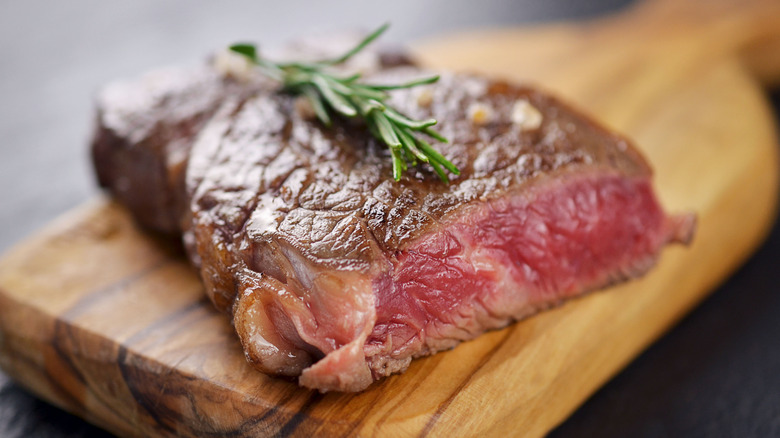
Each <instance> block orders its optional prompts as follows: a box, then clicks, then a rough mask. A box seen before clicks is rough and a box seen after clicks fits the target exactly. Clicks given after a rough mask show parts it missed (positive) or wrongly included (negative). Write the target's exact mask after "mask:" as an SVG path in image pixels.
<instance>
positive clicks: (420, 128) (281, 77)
mask: <svg viewBox="0 0 780 438" xmlns="http://www.w3.org/2000/svg"><path fill="white" fill-rule="evenodd" d="M388 26H389V25H387V24H385V25H383V26H381V27H380V28H379V29H377V30H375V31H374V32H372V33H371V34H370V35H368V36H367V37H366V38H364V39H363V40H362V41H360V42H359V43H358V44H357V45H356V46H355V47H353V48H352V49H350V50H348V51H347V52H346V53H344V54H343V55H341V56H339V57H337V58H333V59H327V60H323V61H318V62H286V63H275V62H272V61H269V60H267V59H264V58H261V57H260V56H259V55H258V53H257V48H256V47H255V46H254V45H252V44H234V45H232V46H230V50H231V51H233V52H235V53H238V54H241V55H243V56H245V57H247V58H248V59H249V60H250V61H251V62H252V63H253V64H254V65H256V66H257V67H258V68H259V69H260V70H261V71H262V72H263V73H264V74H265V75H266V76H269V77H271V78H272V79H275V80H278V81H279V82H281V83H282V87H283V89H284V90H285V91H287V92H291V93H294V94H298V95H302V96H304V97H305V98H306V99H307V100H308V101H309V102H310V103H311V106H312V108H313V109H314V113H315V114H316V115H317V118H318V119H319V120H320V121H321V122H322V123H323V124H324V125H325V126H331V124H332V117H331V112H334V113H336V114H339V115H341V116H344V117H360V118H361V119H363V120H364V121H365V123H366V125H367V126H368V129H369V131H370V132H371V133H372V134H373V135H374V136H375V137H376V138H377V139H378V140H380V141H381V142H382V143H384V144H385V145H386V146H387V147H388V148H389V150H390V154H391V157H392V160H393V178H394V179H395V180H396V181H398V180H400V179H401V175H402V174H403V172H404V171H406V170H408V168H409V167H410V165H411V166H414V165H417V164H418V162H422V163H428V164H429V165H430V166H431V167H432V168H433V170H434V172H436V174H437V175H438V176H439V178H441V180H442V181H445V182H449V177H448V176H447V172H446V171H445V170H447V171H449V172H450V173H452V174H454V175H459V174H460V171H459V170H458V168H457V167H455V165H453V164H452V163H451V162H450V161H449V160H447V159H446V158H444V156H443V155H442V154H440V153H439V152H437V151H436V150H435V149H434V148H433V147H432V146H431V145H430V144H429V143H428V142H427V141H425V140H424V139H423V138H422V136H428V137H430V138H433V139H434V140H438V141H441V142H445V143H446V142H447V139H446V138H444V137H443V136H442V135H441V134H439V133H438V132H437V131H435V130H434V129H433V128H432V126H433V125H435V124H436V120H435V119H427V120H414V119H412V118H410V117H407V116H406V115H404V114H402V113H401V112H399V111H398V110H396V109H395V108H392V107H391V106H389V105H388V103H387V99H388V97H389V96H388V94H387V92H388V91H391V90H399V89H404V88H412V87H417V86H419V85H426V84H432V83H434V82H436V81H438V80H439V77H438V76H431V77H426V78H422V79H417V80H413V81H410V82H406V83H401V84H382V85H375V84H368V83H364V82H361V81H360V79H361V78H360V75H359V74H354V75H351V76H346V77H338V76H334V75H332V74H330V73H328V71H327V70H328V68H329V67H332V66H334V65H339V64H342V63H344V62H346V61H348V60H349V59H350V58H352V57H353V56H354V55H355V54H357V53H359V52H360V51H361V50H363V49H364V48H365V47H366V46H368V45H369V44H371V43H372V42H373V41H374V40H376V39H377V38H378V37H379V36H380V35H381V34H382V33H383V32H384V31H386V30H387V28H388Z"/></svg>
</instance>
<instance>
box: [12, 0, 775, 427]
mask: <svg viewBox="0 0 780 438" xmlns="http://www.w3.org/2000/svg"><path fill="white" fill-rule="evenodd" d="M779 6H780V2H775V1H753V2H738V1H737V0H733V1H732V0H722V1H704V0H702V1H692V2H685V3H683V2H676V1H672V0H658V1H652V2H646V3H641V4H639V5H636V6H634V7H632V8H631V9H628V10H626V11H623V12H621V13H619V14H617V15H613V16H609V17H606V18H600V19H598V20H593V21H588V22H579V23H561V24H546V25H539V26H535V27H529V28H525V29H504V30H490V31H475V32H471V33H468V34H458V35H450V36H446V37H441V38H439V39H436V40H429V41H428V42H426V43H422V44H418V45H416V46H415V49H416V51H417V53H418V54H419V56H420V58H421V59H422V60H423V61H424V62H425V63H427V64H428V65H431V66H436V67H447V68H455V69H459V70H478V71H482V72H485V73H488V74H491V75H497V76H501V77H506V78H510V79H512V80H518V81H525V82H530V83H534V84H538V85H540V86H541V87H543V88H545V89H547V90H550V91H552V92H553V93H554V94H557V95H559V96H563V97H564V99H565V100H568V101H570V102H572V103H574V104H575V105H576V106H578V107H580V108H582V109H584V110H585V111H587V112H589V113H592V114H593V115H594V116H595V117H596V118H597V119H600V120H602V121H603V122H604V123H605V124H607V125H608V126H610V127H612V128H614V129H616V130H618V131H620V132H623V133H625V134H627V135H628V136H629V137H631V138H633V139H634V140H635V142H636V144H637V145H638V146H639V148H640V149H642V150H643V151H644V152H645V153H646V156H647V157H648V159H649V161H650V162H651V163H652V165H653V167H654V168H655V186H656V188H657V190H658V193H659V196H660V198H661V200H662V202H663V204H664V205H665V207H666V208H667V209H668V210H669V211H672V212H680V211H689V210H693V211H696V212H697V214H698V218H699V228H698V233H697V235H696V238H695V241H694V243H693V244H692V246H690V247H688V248H684V247H680V246H677V247H670V248H668V249H666V250H665V251H664V253H663V255H662V257H661V260H660V262H659V264H658V266H657V267H656V268H655V269H654V270H653V271H652V272H650V273H649V274H648V275H647V276H645V277H644V278H642V279H640V280H637V281H632V282H629V283H626V284H623V285H620V286H618V287H613V288H610V289H609V290H608V291H605V292H600V293H594V294H590V295H588V296H586V297H583V298H580V299H576V300H573V301H570V302H568V303H566V304H565V305H563V306H561V307H558V308H556V309H553V310H550V311H547V312H543V313H542V314H539V315H537V316H535V317H532V318H530V319H527V320H525V321H522V322H520V323H517V324H514V325H511V326H510V327H508V328H506V329H503V330H498V331H493V332H489V333H486V334H485V335H483V336H481V337H479V338H478V339H476V340H475V341H471V342H466V343H463V344H462V345H460V346H458V347H456V348H455V349H453V350H451V351H447V352H443V353H439V354H436V355H434V356H432V357H428V358H424V359H420V360H416V361H413V363H412V365H411V366H410V368H409V370H408V371H407V372H406V373H404V374H402V375H397V376H393V377H390V378H387V379H385V380H383V381H380V382H378V383H375V384H374V385H372V386H371V387H370V388H369V389H368V390H366V391H364V392H362V393H359V394H340V393H328V394H319V393H317V392H314V391H309V390H306V389H301V388H299V387H298V386H297V385H296V384H295V383H294V382H291V381H288V380H282V379H277V378H273V377H268V376H266V375H263V374H261V373H259V372H257V371H255V370H253V369H252V368H251V367H250V366H249V365H248V364H247V363H246V361H245V359H244V356H243V354H242V351H241V348H240V345H239V343H238V341H237V339H236V337H235V336H234V333H233V331H232V328H231V326H230V324H229V322H228V319H227V318H226V317H225V316H223V315H221V314H219V313H217V312H216V311H214V310H213V309H212V307H211V305H210V303H209V302H208V300H207V299H206V298H205V295H204V292H203V287H202V285H201V283H200V281H199V279H198V277H197V274H196V272H195V271H194V270H193V269H192V268H191V267H190V266H189V265H188V263H187V261H186V260H185V258H184V257H183V255H182V253H181V252H180V250H178V249H177V248H176V246H175V245H171V244H170V243H166V242H165V241H163V240H161V239H159V238H157V237H154V236H151V235H148V234H146V233H144V232H143V231H141V230H139V229H137V228H136V227H135V225H134V224H133V222H132V221H131V220H130V218H129V216H128V214H127V212H126V211H124V210H123V209H122V207H120V206H118V205H116V204H114V203H112V202H111V201H110V200H108V199H105V198H99V199H96V200H95V201H93V202H90V203H89V204H88V205H85V206H82V207H80V208H78V209H76V210H75V211H73V212H71V213H69V214H67V215H65V216H64V217H62V218H60V219H58V220H56V221H55V222H54V223H53V224H51V225H50V226H49V227H48V228H46V229H45V230H43V231H41V232H40V233H39V234H37V235H35V236H33V237H31V238H29V239H28V240H26V241H24V242H22V243H20V244H19V245H17V246H16V247H15V248H13V249H12V250H11V251H9V252H8V253H7V254H6V255H5V256H4V257H3V258H2V260H0V366H2V368H3V369H4V370H5V372H7V373H8V375H10V376H11V377H12V378H14V379H15V380H16V381H18V382H19V383H20V384H22V385H24V386H25V387H27V388H29V389H30V390H31V391H32V392H34V393H35V394H38V395H39V396H40V397H42V398H44V399H46V400H48V401H50V402H52V403H54V404H56V405H58V406H61V407H62V408H64V409H66V410H68V411H70V412H72V413H75V414H76V415H79V416H82V417H83V418H85V419H86V420H88V421H90V422H92V423H94V424H96V425H98V426H101V427H103V428H105V429H107V430H109V431H112V432H113V433H116V434H119V435H133V436H153V435H182V436H191V435H197V436H219V435H231V436H241V435H247V436H264V435H299V436H312V435H316V436H453V435H475V436H487V435H497V436H506V435H522V436H540V435H544V434H545V433H546V432H548V431H549V430H550V429H552V428H553V427H555V426H556V425H557V424H559V423H560V422H561V421H563V420H564V419H565V418H566V417H567V416H568V415H569V414H570V413H571V412H572V411H573V410H575V409H576V408H577V406H579V405H580V404H581V403H583V402H584V401H585V400H586V399H587V398H588V396H590V395H591V394H592V393H593V392H594V391H595V390H596V389H598V388H599V387H600V386H601V385H602V384H604V383H605V382H606V381H607V380H608V379H609V378H610V377H611V376H613V375H614V374H615V373H617V372H618V371H619V370H620V369H621V368H623V367H624V366H625V365H626V364H627V363H628V362H629V361H630V360H631V359H632V358H633V357H635V356H636V355H637V354H639V353H640V352H641V351H642V350H643V349H644V348H645V347H646V346H647V345H648V344H649V343H651V342H652V341H653V340H654V339H656V338H657V337H658V336H660V335H661V334H662V333H663V332H664V331H665V330H666V329H668V328H669V327H670V326H671V325H672V324H673V323H675V322H676V321H678V320H679V319H680V318H681V317H682V316H683V315H684V314H685V313H686V312H687V311H688V310H690V309H691V307H692V306H694V305H695V304H696V303H698V302H699V301H700V300H701V299H702V298H704V297H705V296H706V295H707V293H708V292H710V291H712V290H713V288H715V287H716V286H717V285H718V284H719V283H720V282H722V281H723V280H724V278H726V277H727V276H728V275H729V274H730V273H731V272H732V271H733V270H734V269H736V268H737V267H738V266H739V265H740V264H741V263H742V262H743V261H744V260H745V259H746V258H747V257H748V256H749V255H750V254H751V253H752V251H754V249H755V248H756V247H757V245H759V244H760V242H761V241H762V239H763V238H764V237H765V236H766V233H767V231H768V229H769V228H770V226H771V225H772V223H773V221H774V218H775V203H776V200H777V183H778V156H777V150H776V146H777V137H776V132H775V125H774V122H773V115H772V113H771V110H770V107H769V105H768V103H767V100H766V98H765V96H764V92H763V90H762V87H763V86H766V85H768V84H772V83H775V84H776V83H777V80H778V79H780V7H779Z"/></svg>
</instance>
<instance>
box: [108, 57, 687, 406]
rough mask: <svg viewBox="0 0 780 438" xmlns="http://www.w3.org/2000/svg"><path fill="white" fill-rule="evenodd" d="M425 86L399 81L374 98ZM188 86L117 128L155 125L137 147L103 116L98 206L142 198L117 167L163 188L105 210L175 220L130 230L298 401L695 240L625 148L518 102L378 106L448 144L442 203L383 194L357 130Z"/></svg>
mask: <svg viewBox="0 0 780 438" xmlns="http://www.w3.org/2000/svg"><path fill="white" fill-rule="evenodd" d="M210 74H213V72H212V73H210ZM424 74H426V72H422V71H420V70H419V69H416V68H413V67H399V68H391V69H386V70H385V71H383V72H382V73H379V74H377V75H375V76H374V77H373V78H372V79H373V80H376V81H382V82H387V81H400V80H406V79H409V78H413V77H419V76H421V75H424ZM185 76H186V75H185ZM213 81H216V82H218V81H219V80H218V79H213ZM196 82H197V81H195V82H193V83H194V84H195V85H193V91H192V92H189V91H185V92H181V91H176V92H175V95H176V97H175V98H169V99H168V100H166V102H170V100H171V99H173V100H176V101H177V103H176V105H168V104H167V103H166V104H164V105H162V106H161V105H160V104H159V103H158V104H156V106H155V105H151V104H150V103H151V102H153V101H154V100H153V99H151V98H150V97H149V96H148V95H146V94H145V92H144V91H143V87H140V88H137V89H136V92H137V93H138V94H134V95H133V96H134V97H132V99H136V102H137V103H138V104H137V106H135V107H133V111H132V112H131V115H130V118H131V120H132V119H133V118H134V117H135V118H144V117H148V122H144V123H148V125H149V126H154V129H153V130H146V131H142V133H141V134H137V133H135V131H134V130H133V129H130V128H132V124H128V122H126V121H125V122H122V121H121V120H125V119H126V117H127V115H124V116H123V115H122V112H121V111H117V110H116V108H117V107H121V106H122V105H127V101H126V100H127V99H131V97H129V96H124V97H120V98H117V97H111V98H106V97H105V95H104V99H102V100H101V101H100V109H99V111H100V114H101V117H100V118H99V125H100V126H99V129H98V133H99V134H98V135H97V137H96V141H95V143H94V147H95V151H100V153H97V152H96V157H97V156H100V157H104V158H101V159H97V160H96V165H97V168H98V174H99V175H101V181H104V182H106V181H109V183H108V184H107V185H109V187H111V188H112V190H113V191H114V192H115V193H117V192H119V190H120V188H118V184H117V183H116V181H120V180H125V181H130V182H126V186H127V187H133V186H134V184H135V183H139V184H147V182H146V181H144V182H139V178H144V177H145V175H146V174H145V173H144V171H142V170H141V162H142V161H143V160H139V162H138V163H136V164H133V165H127V166H122V165H117V164H116V163H117V162H118V161H119V162H121V161H122V160H121V158H119V157H121V154H122V153H125V152H124V151H125V150H126V149H128V148H130V149H133V148H137V149H141V150H143V151H140V150H139V151H136V154H137V155H138V156H142V155H143V154H148V155H149V156H150V157H151V158H149V163H151V164H150V166H151V167H150V168H152V169H155V170H153V171H151V172H157V174H165V172H168V177H167V178H165V177H160V178H158V179H157V180H156V181H154V182H150V183H148V184H152V185H154V186H155V187H154V188H155V190H156V192H155V193H143V192H141V191H136V192H135V193H136V194H137V195H136V196H138V197H139V198H141V200H142V202H128V200H127V197H124V198H123V197H122V196H121V193H119V194H120V196H119V198H120V200H123V201H124V202H126V203H127V204H128V206H129V207H130V208H131V209H132V210H133V211H134V213H135V214H136V216H137V217H139V219H141V218H143V217H144V215H146V214H149V213H148V212H145V211H140V210H139V209H142V208H145V207H144V205H147V204H148V205H156V206H160V205H179V207H176V208H173V209H168V208H167V207H166V208H160V209H158V210H157V213H154V214H155V215H157V216H156V217H157V218H160V217H163V216H168V218H167V219H164V220H160V221H158V220H157V219H153V220H148V221H146V222H145V223H146V224H147V225H148V226H156V227H157V228H159V229H165V230H168V231H170V230H172V229H175V228H176V226H175V224H176V223H181V224H183V228H184V239H185V241H186V242H188V247H189V249H190V253H191V257H192V258H193V261H194V262H195V263H196V265H197V266H199V269H200V273H201V277H202V279H203V282H204V284H205V288H206V291H207V293H208V294H209V296H210V297H211V299H212V301H213V302H214V304H215V305H216V307H217V308H218V309H220V310H222V311H224V312H227V313H228V314H230V315H232V320H233V324H234V326H235V328H236V332H237V333H238V335H239V337H240V339H241V343H242V345H243V347H244V350H245V352H246V356H247V358H248V360H249V361H250V362H251V363H252V364H253V365H254V366H256V367H257V368H258V369H260V370H262V371H263V372H266V373H269V374H277V375H287V376H299V382H300V384H302V385H303V386H306V387H309V388H316V389H318V390H320V391H330V390H336V391H360V390H363V389H365V388H366V387H368V386H369V385H370V384H371V383H372V382H374V381H375V380H377V379H380V378H382V377H384V376H387V375H390V374H392V373H397V372H402V371H403V370H405V369H406V368H407V367H408V365H409V363H410V361H411V360H412V359H413V358H415V357H420V356H424V355H428V354H432V353H435V352H437V351H441V350H443V349H448V348H452V347H454V346H455V345H457V344H458V343H459V342H461V341H465V340H468V339H472V338H474V337H476V336H478V335H479V334H480V333H482V332H484V331H485V330H489V329H496V328H499V327H503V326H505V325H507V324H509V323H511V322H512V321H516V320H518V319H521V318H524V317H527V316H529V315H532V314H534V313H536V312H538V311H540V310H542V309H545V308H548V307H550V306H553V305H557V304H559V303H561V302H563V301H564V300H566V299H568V298H572V297H575V296H578V295H581V294H583V293H585V292H588V291H592V290H596V289H601V288H604V287H606V286H609V285H610V284H613V283H616V282H620V281H624V280H627V279H630V278H634V277H637V276H639V275H642V274H643V273H645V272H646V271H647V270H648V269H650V267H651V266H652V265H653V263H654V262H655V261H656V259H657V257H658V254H659V252H660V250H661V249H662V247H663V246H664V245H665V244H667V243H669V242H687V241H688V240H689V239H690V238H691V235H692V232H693V228H694V224H693V217H692V216H691V215H682V216H667V215H666V214H665V213H664V212H663V210H662V209H661V207H660V205H659V203H658V201H657V199H656V197H655V195H654V193H653V190H652V185H651V171H650V168H649V166H648V165H647V163H646V162H645V160H644V159H643V158H642V157H641V155H640V154H639V153H638V152H637V151H636V150H635V149H634V148H633V147H632V146H631V145H630V143H629V142H628V141H627V140H626V139H624V138H623V137H621V136H619V135H616V134H613V133H611V132H609V131H607V130H606V129H604V128H602V127H601V126H599V125H598V124H597V123H595V122H593V121H592V120H590V119H589V118H587V117H585V116H583V115H581V114H579V113H578V112H576V111H574V110H573V109H571V108H569V107H568V106H566V105H565V104H563V103H561V102H559V101H558V100H556V99H555V98H552V97H550V96H548V95H546V94H544V93H542V92H539V91H537V90H535V89H531V88H527V87H521V86H515V85H512V84H508V83H505V82H501V81H495V80H491V79H486V78H483V77H479V76H474V75H463V74H450V73H444V74H443V75H442V79H441V80H440V81H439V82H438V83H436V84H433V85H428V86H425V87H420V88H415V89H412V90H400V91H398V92H394V93H393V102H392V103H393V105H395V106H396V107H397V108H399V109H401V110H402V111H403V112H405V113H407V114H408V115H410V116H412V117H415V118H420V119H423V118H428V117H434V118H436V119H438V120H439V130H440V132H441V133H442V134H444V135H445V136H446V137H448V138H449V139H450V140H451V144H447V145H438V146H437V147H438V149H439V150H440V151H442V152H443V154H444V155H445V156H446V157H447V158H448V159H450V160H451V161H452V162H453V163H455V164H456V165H457V166H458V167H459V168H460V169H461V175H460V176H459V177H455V178H453V180H452V182H451V183H450V184H445V183H442V182H441V181H439V180H438V178H437V177H436V175H435V174H433V173H432V172H431V171H430V170H429V169H425V168H417V169H415V170H414V171H412V172H409V173H407V174H406V175H404V177H403V178H402V179H401V181H399V182H395V181H393V180H392V178H391V177H390V175H391V170H390V163H391V160H390V158H389V154H388V152H387V150H386V147H385V146H383V145H382V144H380V143H378V142H377V141H376V140H375V139H374V138H373V137H372V136H371V135H370V134H369V133H368V132H367V130H366V129H365V127H364V126H362V125H360V124H359V123H353V122H351V121H346V120H338V121H337V123H335V126H334V127H332V128H325V127H324V126H322V125H321V124H320V123H319V122H317V121H316V120H313V119H312V118H311V114H309V113H308V112H307V111H303V110H302V108H301V105H300V101H299V100H297V99H296V98H295V97H293V96H289V95H285V94H281V93H279V92H277V91H275V90H274V89H273V88H272V87H270V86H267V85H262V81H260V82H256V83H255V85H251V86H243V87H240V86H237V87H236V88H234V89H233V88H230V87H224V86H222V87H221V88H220V86H213V85H198V84H196ZM207 82H208V81H207ZM216 82H208V83H209V84H212V83H216ZM180 83H184V81H181V82H180ZM257 84H260V85H257ZM136 86H138V85H137V84H136ZM198 87H205V88H206V89H213V90H215V91H214V93H215V95H218V96H215V97H214V98H213V99H212V98H211V97H209V95H208V93H206V94H205V95H204V94H201V93H198V92H196V91H197V89H198ZM185 88H186V87H185ZM174 89H175V88H174ZM145 99H147V100H145ZM206 101H207V103H204V102H206ZM144 105H147V106H149V107H148V108H146V110H144V108H143V107H144ZM203 108H208V111H204V110H203ZM518 111H520V112H519V113H518ZM107 114H111V115H112V116H111V117H107V116H106V115H107ZM179 116H181V117H179ZM113 117H116V118H117V119H113ZM123 117H125V119H123ZM529 118H530V119H531V120H532V122H531V123H527V122H528V120H529ZM118 120H119V121H118ZM186 120H190V121H192V120H195V122H184V121H186ZM533 120H535V122H533ZM112 123H113V125H112ZM123 123H124V124H123ZM117 124H118V125H120V126H124V127H127V128H128V129H126V130H117V129H115V128H114V127H113V126H115V125H117ZM163 133H166V134H163ZM171 139H173V140H171ZM176 142H178V143H179V144H187V145H188V146H187V147H183V148H180V146H176V145H173V143H176ZM177 151H179V152H177ZM181 151H184V152H181ZM177 153H179V154H183V155H184V157H178V156H176V154H177ZM105 157H112V158H105ZM179 162H188V164H187V167H186V172H185V174H184V176H183V178H185V180H186V181H185V182H183V183H173V184H172V183H171V182H170V181H171V178H170V175H172V174H173V173H175V174H176V175H180V173H177V172H181V170H180V169H179V168H176V169H177V170H176V171H175V172H171V169H172V166H171V163H179ZM106 163H112V164H111V165H108V164H106ZM174 167H175V166H174ZM159 169H166V170H165V171H164V172H162V173H161V172H160V170H159ZM173 179H174V180H175V179H176V178H173ZM151 191H154V190H151ZM171 200H172V201H171ZM177 208H178V209H179V210H178V211H177ZM160 212H163V214H159V213H160ZM169 219H170V220H169ZM141 220H142V221H143V219H141ZM172 224H173V226H170V227H168V225H172ZM158 225H159V226H158Z"/></svg>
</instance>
